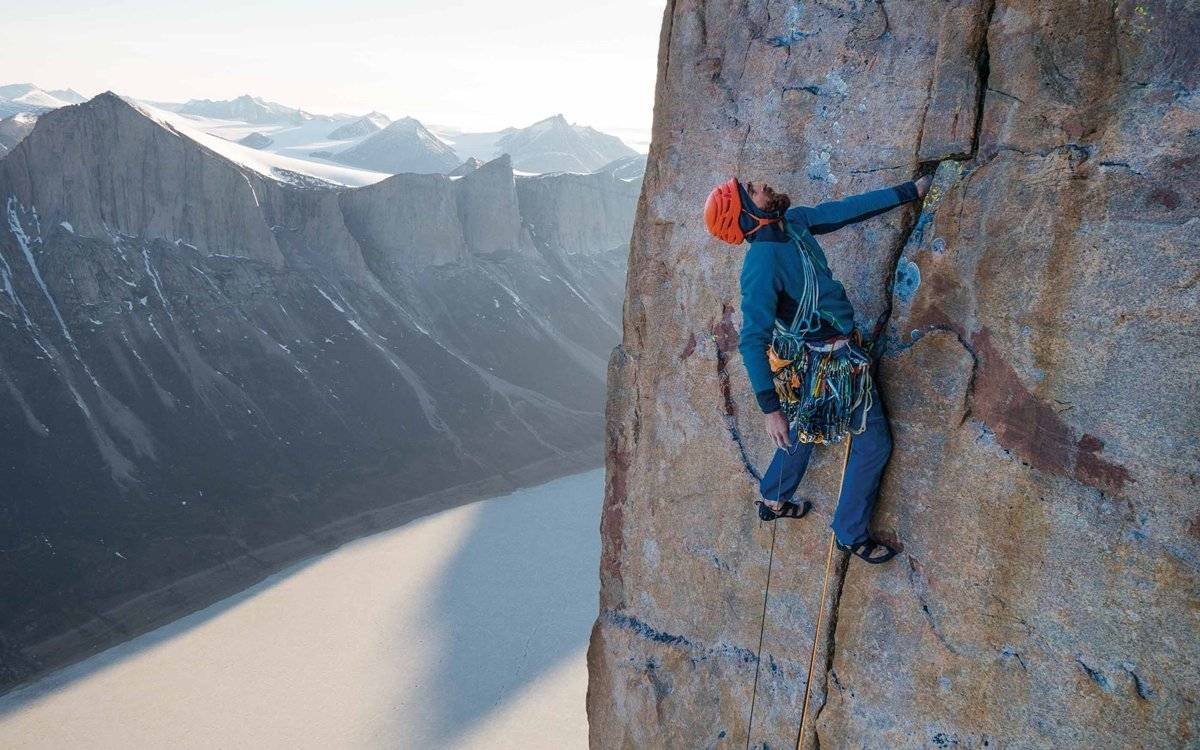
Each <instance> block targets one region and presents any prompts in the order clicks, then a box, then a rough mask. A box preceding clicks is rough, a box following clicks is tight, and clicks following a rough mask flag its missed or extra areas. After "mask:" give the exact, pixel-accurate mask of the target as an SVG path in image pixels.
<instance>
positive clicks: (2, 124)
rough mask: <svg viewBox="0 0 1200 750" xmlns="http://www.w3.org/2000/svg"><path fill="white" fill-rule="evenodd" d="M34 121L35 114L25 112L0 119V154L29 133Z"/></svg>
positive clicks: (35, 118) (35, 120) (35, 119)
mask: <svg viewBox="0 0 1200 750" xmlns="http://www.w3.org/2000/svg"><path fill="white" fill-rule="evenodd" d="M36 122H37V115H31V114H29V113H27V112H22V113H20V114H15V115H12V116H11V117H6V118H4V119H3V120H0V156H3V155H4V154H5V152H7V151H9V150H11V149H12V148H13V147H14V146H16V145H17V144H18V143H20V142H21V139H22V138H24V137H25V136H27V135H29V133H30V131H32V130H33V126H34V124H35V123H36Z"/></svg>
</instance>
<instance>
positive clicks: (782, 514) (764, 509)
mask: <svg viewBox="0 0 1200 750" xmlns="http://www.w3.org/2000/svg"><path fill="white" fill-rule="evenodd" d="M754 503H755V505H757V506H758V517H759V518H761V519H762V520H764V521H774V520H775V519H776V518H804V516H805V515H806V514H807V513H808V512H809V511H810V510H812V503H811V502H809V501H808V500H805V501H804V503H803V504H802V505H797V504H796V503H793V502H791V501H790V500H784V501H783V505H781V506H780V507H779V510H772V509H771V506H769V505H767V504H766V503H764V502H763V501H762V500H755V501H754Z"/></svg>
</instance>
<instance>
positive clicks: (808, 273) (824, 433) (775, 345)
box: [767, 224, 873, 443]
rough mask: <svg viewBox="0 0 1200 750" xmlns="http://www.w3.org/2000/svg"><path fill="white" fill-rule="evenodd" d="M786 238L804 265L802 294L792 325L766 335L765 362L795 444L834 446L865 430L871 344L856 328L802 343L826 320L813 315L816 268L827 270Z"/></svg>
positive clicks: (803, 246) (791, 232) (791, 231)
mask: <svg viewBox="0 0 1200 750" xmlns="http://www.w3.org/2000/svg"><path fill="white" fill-rule="evenodd" d="M787 232H788V235H789V236H790V237H791V238H792V240H793V242H794V243H795V245H796V249H797V252H799V253H800V258H801V260H802V261H803V262H802V263H801V266H802V268H803V276H804V292H803V294H802V295H801V299H799V300H797V301H796V303H797V304H796V313H795V315H793V316H792V321H791V323H790V324H788V325H786V326H785V325H783V323H782V322H780V321H779V319H778V318H776V320H775V328H774V330H773V331H772V333H771V344H770V346H769V347H768V348H767V360H768V362H769V363H770V366H771V373H772V377H773V379H774V384H775V393H776V395H778V396H779V404H780V406H781V407H782V409H783V412H784V416H785V417H787V420H788V424H789V425H796V427H797V429H796V438H797V440H799V441H800V442H802V443H839V442H841V441H842V438H843V437H845V436H846V435H847V434H848V433H853V434H855V435H858V434H861V433H862V432H863V431H864V430H866V429H867V412H868V411H870V409H871V406H872V397H871V353H870V352H871V347H872V344H873V342H871V341H864V340H863V336H862V332H861V331H860V330H859V329H858V328H855V329H854V330H852V331H851V332H850V333H849V334H847V335H836V336H832V337H830V338H827V339H820V340H814V339H810V338H808V337H807V336H808V335H809V334H812V333H814V332H815V331H818V330H820V327H821V323H822V320H829V318H827V317H822V313H821V312H820V311H819V310H818V309H817V302H818V295H817V267H818V266H820V268H822V269H824V270H828V266H826V265H825V264H824V263H823V262H822V260H821V258H820V257H818V256H817V255H816V254H814V253H813V252H811V251H810V250H809V249H808V247H807V245H806V244H805V243H804V241H803V240H802V239H801V238H800V236H799V235H797V234H796V231H795V230H794V229H793V228H792V227H791V225H790V224H789V225H787ZM830 322H833V321H832V320H830ZM860 404H862V405H863V410H862V416H861V418H860V420H859V423H858V424H857V425H851V423H850V420H851V415H852V414H853V413H854V410H855V408H857V407H858V406H859V405H860Z"/></svg>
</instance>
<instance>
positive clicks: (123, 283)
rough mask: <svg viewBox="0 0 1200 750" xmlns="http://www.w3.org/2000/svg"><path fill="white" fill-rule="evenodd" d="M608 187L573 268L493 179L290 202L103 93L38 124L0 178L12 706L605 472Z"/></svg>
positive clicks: (6, 645) (2, 672) (0, 592)
mask: <svg viewBox="0 0 1200 750" xmlns="http://www.w3.org/2000/svg"><path fill="white" fill-rule="evenodd" d="M545 179H550V178H542V179H541V180H539V191H538V193H537V196H536V199H535V200H533V202H532V203H530V204H529V208H530V210H531V211H536V212H537V216H538V220H539V221H540V222H545V221H547V217H548V215H549V214H550V213H552V210H551V209H549V208H545V207H544V205H543V204H542V203H539V202H538V201H539V200H540V201H543V202H544V203H545V204H546V205H550V206H554V205H559V204H558V203H557V202H555V195H554V193H555V191H554V190H552V189H548V188H546V184H547V183H545V182H544V181H543V180H545ZM604 179H605V180H607V182H605V183H603V184H604V185H605V186H606V187H604V188H602V189H607V190H609V191H611V192H612V193H613V197H612V198H611V202H612V203H614V204H616V203H621V202H622V201H623V205H624V207H625V212H624V214H623V215H622V216H620V217H617V218H614V219H613V221H614V226H613V227H611V228H610V229H609V231H608V233H607V234H605V235H604V239H605V244H604V245H603V246H601V247H596V248H592V251H591V252H589V253H580V252H578V251H579V248H578V247H577V246H575V245H572V246H571V247H559V246H556V245H555V244H553V243H552V242H551V241H548V240H545V239H539V240H537V241H535V240H534V239H533V238H532V237H531V236H530V234H529V230H528V228H527V227H526V223H525V221H524V220H523V217H522V215H521V214H520V213H519V211H520V210H523V209H524V207H525V204H524V203H520V204H519V203H518V200H517V193H518V190H517V187H516V186H515V185H514V183H513V175H512V170H511V166H510V165H509V164H508V162H507V160H497V161H496V162H493V163H490V164H484V165H482V166H481V167H480V169H479V170H477V171H476V172H475V173H472V174H471V175H468V176H467V177H464V178H460V179H458V180H451V179H450V178H449V177H446V176H444V175H413V174H401V175H396V176H395V177H393V178H389V179H388V180H385V181H383V182H381V183H378V184H375V185H372V186H369V187H366V188H360V189H351V188H335V187H333V186H330V185H328V184H325V183H321V182H320V181H319V180H315V179H313V180H310V181H309V182H308V183H300V184H290V183H287V182H283V181H277V180H274V179H270V178H268V177H265V176H263V175H261V174H259V173H258V172H255V171H253V170H251V169H249V168H246V167H243V166H241V165H238V164H235V163H233V162H231V161H228V160H227V159H225V158H224V157H222V156H220V155H218V154H216V153H214V152H212V151H209V150H207V149H206V148H204V147H203V146H201V145H200V144H198V143H197V142H195V141H193V140H191V139H189V138H186V137H183V136H181V135H180V134H178V133H176V132H173V131H172V130H170V129H168V128H167V127H165V126H163V125H162V124H161V123H159V122H157V121H155V120H153V119H151V118H150V117H148V116H147V115H146V114H145V113H144V112H143V111H142V110H140V109H138V108H137V107H135V106H132V105H130V104H128V103H127V102H125V101H123V100H122V99H120V98H118V97H116V96H115V95H112V94H102V95H100V96H98V97H96V98H94V99H92V100H90V101H88V102H85V103H83V104H79V105H75V106H67V107H63V108H61V109H57V110H54V111H53V112H50V113H47V114H45V115H43V116H41V117H40V118H39V119H38V123H37V126H36V127H35V128H34V130H33V132H32V133H30V134H29V135H28V136H27V137H26V138H25V139H23V140H22V141H21V142H20V143H19V144H18V145H17V146H16V148H15V149H14V150H13V151H12V152H11V153H9V154H8V155H7V156H5V157H4V158H3V159H0V425H3V427H4V429H3V431H0V454H3V456H4V459H5V460H4V461H2V462H0V488H3V489H2V490H0V551H2V554H0V601H3V602H9V603H14V602H15V603H19V606H5V607H0V691H2V690H4V689H7V688H9V687H11V686H12V685H14V684H17V683H19V682H21V681H23V680H25V679H28V678H29V677H31V676H34V675H37V674H39V673H41V672H44V671H46V670H47V669H50V668H53V667H55V666H57V665H59V664H62V663H64V662H66V661H69V660H72V659H74V658H76V657H79V656H82V655H85V654H88V653H90V652H93V651H95V650H97V649H99V648H102V647H104V646H106V645H109V644H111V643H113V642H116V641H119V640H123V639H125V638H127V637H129V636H130V635H133V634H136V633H139V632H142V631H144V630H146V629H148V628H150V627H153V626H154V625H156V624H159V623H161V622H163V621H164V620H166V619H170V618H172V617H176V616H178V615H179V614H181V613H183V612H186V611H189V610H191V609H195V608H197V607H200V606H203V605H205V604H208V603H210V602H212V601H214V600H215V599H218V598H220V597H221V596H223V595H226V594H229V593H232V592H233V591H236V590H238V589H240V588H243V587H245V586H246V585H249V584H250V583H252V582H254V581H256V580H258V579H261V578H262V577H263V576H264V575H267V574H268V573H270V572H272V571H273V570H276V569H278V567H280V566H281V565H283V564H285V563H287V562H289V561H293V560H296V559H297V558H299V557H303V556H306V555H310V554H313V553H315V552H319V551H322V550H326V549H329V548H330V547H332V546H334V545H336V544H338V543H340V542H341V541H344V540H346V539H348V538H352V537H355V536H359V535H362V534H364V533H368V532H370V531H372V530H377V529H382V528H386V527H387V526H389V525H394V524H396V523H399V522H401V521H403V520H405V519H407V518H411V517H413V516H415V515H420V514H422V513H428V512H431V511H432V510H436V509H438V508H440V507H445V506H446V504H448V503H451V502H455V501H457V500H459V499H462V498H466V497H471V496H478V495H480V494H494V493H496V492H500V491H505V490H508V489H512V488H513V487H514V486H516V485H519V484H524V483H529V482H533V481H538V480H539V479H543V478H549V477H550V476H553V475H556V474H561V473H563V472H565V471H571V470H576V469H579V468H584V467H587V466H592V465H595V463H597V462H598V461H599V460H600V458H601V455H602V454H601V443H602V431H601V427H600V426H601V419H600V416H601V410H602V406H603V402H604V378H605V359H606V357H607V354H608V352H609V351H610V350H611V348H612V345H613V343H614V342H615V341H617V340H618V338H619V330H618V329H619V314H620V313H619V311H620V305H621V290H622V287H623V282H624V272H625V261H626V257H627V254H628V247H627V246H626V245H623V244H621V243H619V242H614V243H611V244H609V243H608V239H609V238H610V237H618V236H619V237H623V238H624V239H625V241H627V240H628V237H629V235H630V230H631V226H632V217H633V210H634V205H635V202H636V199H637V191H636V188H634V187H632V186H630V185H629V184H628V183H624V182H622V181H620V180H613V179H611V178H604ZM551 182H553V180H551ZM598 184H600V183H598ZM561 189H562V190H563V191H565V192H568V193H571V194H574V192H575V186H574V184H573V183H570V182H568V181H563V182H562V183H561ZM481 201H482V202H484V203H480V202H481ZM491 201H495V202H496V205H494V206H493V205H491V204H490V203H489V202H491ZM485 203H486V204H487V205H484V204H485ZM565 219H566V217H564V218H563V220H565ZM489 223H490V224H492V225H493V231H492V232H491V233H489V232H488V230H487V227H488V224H489ZM506 251H515V252H506Z"/></svg>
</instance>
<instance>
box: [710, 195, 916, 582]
mask: <svg viewBox="0 0 1200 750" xmlns="http://www.w3.org/2000/svg"><path fill="white" fill-rule="evenodd" d="M932 179H933V178H932V176H930V175H925V176H923V177H920V178H919V179H917V180H915V181H914V180H909V181H907V182H903V183H901V184H899V185H896V186H893V187H885V188H879V189H876V190H871V191H868V192H865V193H861V194H858V195H852V196H849V197H846V198H842V199H841V200H836V201H828V202H825V203H819V204H817V205H815V206H801V205H798V206H792V205H791V198H790V197H789V196H787V195H786V194H783V193H778V192H776V191H775V189H774V188H773V187H771V186H770V185H768V184H766V183H763V182H747V183H745V184H744V185H743V184H742V183H741V182H740V181H739V180H738V179H737V178H736V177H734V178H730V179H729V180H727V181H726V182H724V183H722V184H720V185H718V186H717V187H716V188H714V189H713V190H712V192H711V193H710V194H709V196H708V200H707V201H706V202H705V206H704V217H705V222H706V223H707V225H708V229H709V231H710V232H711V233H712V234H713V235H714V236H716V237H717V238H718V239H721V240H724V241H725V242H728V243H729V244H731V245H741V244H742V243H743V242H746V241H748V242H749V243H750V247H749V249H748V250H747V251H746V256H745V258H744V259H743V262H742V270H741V289H742V303H741V310H742V328H741V331H740V341H739V343H738V350H739V351H740V352H741V355H742V362H743V364H744V365H745V367H746V372H747V374H748V375H749V377H750V384H751V386H752V387H753V388H754V391H755V398H756V400H757V401H758V406H759V408H760V409H761V410H762V412H763V414H765V415H766V417H765V419H766V430H767V433H768V434H769V435H770V436H771V439H772V440H773V441H774V443H775V445H776V451H775V455H774V457H773V458H772V460H771V464H770V466H769V467H768V468H767V471H766V473H765V474H763V477H762V480H761V481H760V483H759V494H760V495H761V496H762V499H760V500H756V501H755V502H756V504H757V506H758V514H759V517H760V518H762V519H763V520H767V521H769V520H774V519H775V518H801V517H803V516H804V515H805V514H806V513H807V512H808V511H809V509H810V508H811V507H812V504H811V503H810V502H808V501H807V500H806V501H804V503H803V505H797V504H796V503H794V502H792V500H791V498H792V497H793V495H794V493H795V491H796V488H797V487H798V486H799V484H800V480H801V478H802V477H803V476H804V472H805V469H806V468H807V467H808V460H809V455H810V453H811V452H812V446H813V445H814V444H816V443H826V444H828V443H839V442H841V440H842V438H843V437H846V436H847V435H852V436H855V437H852V438H851V439H850V450H849V455H848V456H847V459H846V465H845V467H844V476H843V477H842V482H841V487H842V489H841V495H840V497H839V498H838V504H837V508H836V510H835V511H834V514H833V523H832V524H831V526H832V528H833V533H834V537H835V541H836V543H837V547H838V549H840V550H842V551H844V552H850V553H852V554H855V555H857V556H858V557H860V558H862V559H863V560H865V561H867V562H869V563H882V562H886V561H887V560H890V559H891V558H892V557H893V556H895V554H896V550H895V549H893V548H892V547H890V546H889V545H887V544H885V543H883V542H882V541H880V540H878V539H875V538H874V537H872V536H871V535H870V533H869V531H868V524H869V522H870V518H871V511H872V510H873V508H874V505H875V500H876V496H877V494H878V491H879V479H880V477H881V476H882V474H883V469H884V466H885V465H886V463H887V460H888V458H889V456H890V455H891V449H892V439H891V435H890V430H889V428H888V422H887V415H886V414H885V412H884V410H883V404H882V401H881V399H880V395H879V389H878V387H877V385H876V384H875V381H874V378H873V377H872V375H871V365H872V360H871V357H870V355H869V350H870V348H871V344H872V343H873V342H871V341H866V342H864V336H863V334H862V331H861V330H860V329H859V328H858V326H857V325H856V324H855V319H854V308H853V307H852V306H851V304H850V301H849V299H848V298H847V297H846V290H845V288H844V287H843V286H842V284H841V283H840V282H838V281H837V280H835V279H834V278H833V274H832V273H831V272H830V270H829V264H828V262H827V260H826V258H825V252H824V250H823V249H822V248H821V246H820V244H818V243H817V240H816V238H815V237H814V235H818V234H825V233H827V232H832V231H834V230H836V229H840V228H841V227H844V226H846V225H847V224H853V223H855V222H859V221H862V220H864V219H867V218H870V217H872V216H876V215H878V214H881V213H883V212H885V211H888V210H890V209H892V208H895V207H896V206H899V205H901V204H903V203H906V202H908V201H912V200H916V199H918V198H921V197H923V196H924V195H925V192H926V191H927V190H928V189H929V183H930V182H931V181H932Z"/></svg>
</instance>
